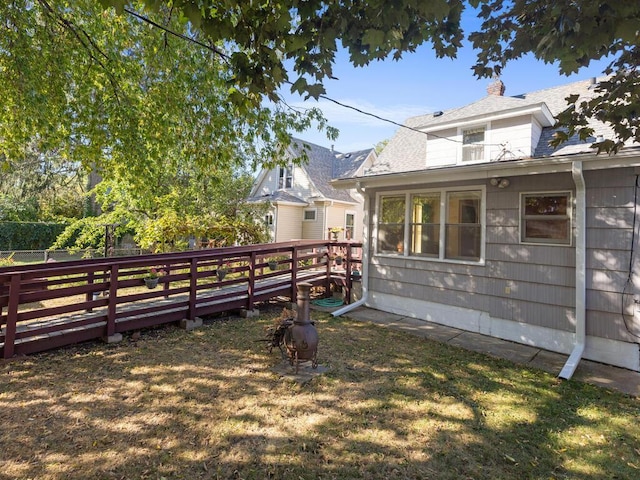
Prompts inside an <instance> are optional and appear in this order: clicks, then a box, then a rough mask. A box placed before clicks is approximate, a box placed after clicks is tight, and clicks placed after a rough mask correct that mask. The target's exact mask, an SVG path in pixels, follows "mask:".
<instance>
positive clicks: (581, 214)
mask: <svg viewBox="0 0 640 480" xmlns="http://www.w3.org/2000/svg"><path fill="white" fill-rule="evenodd" d="M571 175H572V176H573V182H574V183H575V185H576V223H575V225H576V344H575V346H574V347H573V351H572V352H571V355H569V358H568V359H567V363H565V364H564V367H562V371H561V372H560V374H559V375H558V377H560V378H564V379H565V380H568V379H570V378H571V376H572V375H573V373H574V372H575V370H576V368H577V367H578V363H579V362H580V359H581V358H582V354H583V352H584V347H585V342H586V338H587V314H586V289H587V287H586V243H587V242H586V218H587V215H586V210H587V209H586V193H585V183H584V176H583V174H582V162H580V161H576V162H573V163H572V165H571Z"/></svg>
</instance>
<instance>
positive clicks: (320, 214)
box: [249, 139, 375, 242]
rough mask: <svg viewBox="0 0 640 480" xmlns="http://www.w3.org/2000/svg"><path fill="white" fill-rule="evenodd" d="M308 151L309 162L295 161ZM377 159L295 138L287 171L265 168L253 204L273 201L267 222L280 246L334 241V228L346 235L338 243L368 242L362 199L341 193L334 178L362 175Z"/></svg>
mask: <svg viewBox="0 0 640 480" xmlns="http://www.w3.org/2000/svg"><path fill="white" fill-rule="evenodd" d="M303 149H305V151H306V153H307V157H308V162H306V163H302V164H300V165H296V164H295V163H294V162H293V160H294V159H296V158H298V157H300V155H301V154H302V151H303ZM374 159H375V152H374V150H373V149H370V150H363V151H359V152H352V153H345V154H342V153H338V152H334V151H333V149H329V148H324V147H320V146H318V145H314V144H312V143H308V142H304V141H302V140H297V139H293V143H292V144H291V146H290V147H289V149H288V160H289V162H287V164H286V166H280V167H276V168H273V169H264V170H262V171H261V172H260V174H259V175H258V176H257V178H256V181H255V182H254V185H253V188H252V190H251V194H250V198H249V201H250V202H268V203H269V205H270V210H269V213H268V214H267V216H266V218H265V222H266V223H267V225H268V226H269V228H270V230H271V235H272V239H273V241H275V242H286V241H289V240H298V239H304V240H320V239H326V238H329V229H331V228H334V229H336V230H340V231H339V233H338V240H345V239H346V240H358V241H360V240H362V230H363V221H362V219H363V209H362V197H361V196H360V195H359V194H358V192H357V191H356V190H355V189H352V190H337V189H335V188H334V187H333V186H332V185H331V183H330V182H331V180H332V179H334V178H345V177H352V176H354V175H362V173H363V171H364V169H365V168H368V167H369V166H371V164H372V162H373V160H374Z"/></svg>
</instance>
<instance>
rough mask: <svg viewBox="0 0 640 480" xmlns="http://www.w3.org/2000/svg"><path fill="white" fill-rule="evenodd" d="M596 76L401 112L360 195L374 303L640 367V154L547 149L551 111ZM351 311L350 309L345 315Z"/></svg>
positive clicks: (368, 287) (366, 295)
mask: <svg viewBox="0 0 640 480" xmlns="http://www.w3.org/2000/svg"><path fill="white" fill-rule="evenodd" d="M595 82H596V79H592V80H588V81H583V82H577V83H572V84H569V85H564V86H560V87H556V88H550V89H546V90H541V91H536V92H532V93H527V94H524V95H518V96H514V97H507V96H504V85H503V84H502V82H500V81H499V80H498V81H496V82H494V83H493V84H492V85H490V87H489V88H488V96H486V97H485V98H482V99H481V100H479V101H477V102H475V103H472V104H470V105H467V106H464V107H461V108H457V109H452V110H448V111H444V112H436V113H433V114H429V115H424V116H419V117H414V118H410V119H408V120H407V121H406V123H405V125H406V127H409V128H401V129H400V130H398V132H397V134H396V135H395V137H394V138H393V139H392V140H391V141H390V142H389V144H388V145H387V147H386V148H385V149H384V150H383V151H382V153H381V154H380V155H379V157H378V158H377V160H376V161H375V162H374V164H373V165H372V166H371V168H369V169H368V170H367V171H366V172H364V174H363V175H361V176H358V177H357V178H348V179H340V180H337V181H336V182H334V184H335V185H336V186H339V187H342V188H355V189H357V190H358V191H360V192H361V193H362V194H363V195H364V197H365V225H366V229H365V234H364V241H365V246H366V248H365V252H366V253H365V255H366V259H365V262H364V269H363V270H364V271H363V298H362V300H361V301H360V302H359V303H365V304H366V305H368V306H371V307H373V308H376V309H380V310H384V311H388V312H393V313H397V314H401V315H405V316H410V317H415V318H420V319H425V320H429V321H432V322H436V323H439V324H444V325H449V326H452V327H456V328H460V329H464V330H468V331H474V332H480V333H483V334H487V335H492V336H495V337H499V338H502V339H507V340H512V341H515V342H519V343H524V344H528V345H532V346H537V347H541V348H543V349H547V350H551V351H555V352H561V353H565V354H570V357H569V360H568V361H567V363H566V365H565V367H564V368H563V369H562V372H560V376H561V377H563V378H569V377H571V375H572V374H573V372H574V370H575V368H576V366H577V364H578V362H579V360H580V359H581V358H587V359H591V360H595V361H599V362H603V363H607V364H611V365H616V366H620V367H624V368H628V369H631V370H636V371H639V370H640V349H639V343H640V312H639V311H638V310H639V305H638V302H640V291H639V288H638V287H639V284H638V280H639V279H638V275H637V271H638V266H639V260H638V255H636V254H635V251H636V249H637V248H638V247H637V245H638V239H637V233H636V231H637V225H640V222H638V220H640V218H639V216H640V212H638V207H637V202H638V196H637V193H638V175H639V174H640V146H639V145H637V144H634V145H628V146H626V147H625V148H623V149H622V150H621V151H620V152H619V153H618V154H617V155H614V156H608V155H604V154H603V155H599V156H598V155H596V154H595V149H594V148H592V145H593V143H594V142H597V141H601V139H606V138H612V132H611V130H610V129H608V128H607V127H606V126H604V125H595V127H596V134H595V136H594V138H592V139H589V141H587V142H581V141H579V140H578V139H571V140H570V141H569V142H568V143H566V144H564V145H562V146H560V147H559V148H558V149H555V150H554V149H551V148H550V147H549V145H548V142H549V139H550V138H551V135H552V134H553V132H554V128H553V125H554V123H555V121H554V115H557V114H558V113H559V112H560V111H562V110H563V109H564V108H565V107H566V102H565V98H566V97H567V96H569V95H570V94H575V93H577V94H580V95H584V96H589V95H591V92H592V89H593V87H594V85H595ZM347 308H349V307H347Z"/></svg>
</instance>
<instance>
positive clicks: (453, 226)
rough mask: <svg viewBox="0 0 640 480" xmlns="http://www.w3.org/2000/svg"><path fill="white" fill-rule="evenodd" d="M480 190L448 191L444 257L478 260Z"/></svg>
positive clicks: (480, 225) (480, 229)
mask: <svg viewBox="0 0 640 480" xmlns="http://www.w3.org/2000/svg"><path fill="white" fill-rule="evenodd" d="M481 200H482V194H481V193H480V192H448V193H447V224H446V230H445V237H446V249H445V258H452V259H458V260H475V261H478V260H480V242H481V236H482V224H481V223H480V202H481Z"/></svg>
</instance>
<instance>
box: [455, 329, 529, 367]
mask: <svg viewBox="0 0 640 480" xmlns="http://www.w3.org/2000/svg"><path fill="white" fill-rule="evenodd" d="M449 343H450V344H451V345H455V346H457V347H461V348H464V349H466V350H473V351H474V352H481V353H487V354H489V355H492V356H494V357H499V358H505V359H507V360H510V361H512V362H516V363H528V362H529V361H531V359H533V357H535V356H536V354H537V353H538V352H539V350H540V349H539V348H535V347H530V346H529V345H523V344H520V343H514V342H509V341H507V340H501V339H499V338H494V337H489V336H486V335H481V334H479V333H472V332H463V333H461V334H460V335H458V336H457V337H455V338H453V339H452V340H451V341H450V342H449Z"/></svg>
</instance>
